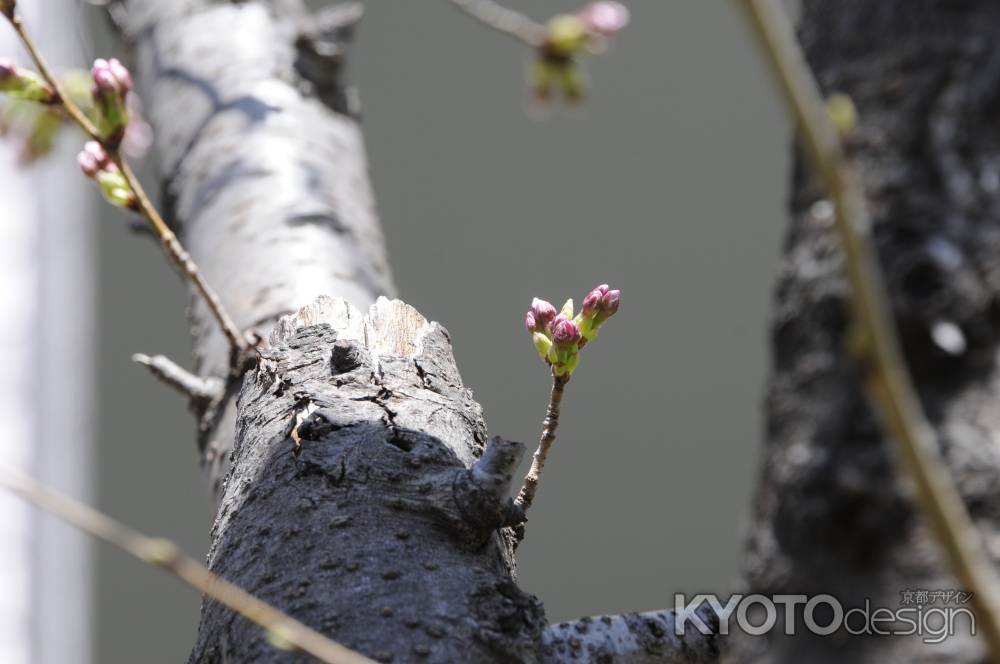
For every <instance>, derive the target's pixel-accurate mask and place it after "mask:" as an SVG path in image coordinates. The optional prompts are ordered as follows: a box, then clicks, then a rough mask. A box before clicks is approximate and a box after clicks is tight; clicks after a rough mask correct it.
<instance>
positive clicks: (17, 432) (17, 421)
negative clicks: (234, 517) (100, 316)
mask: <svg viewBox="0 0 1000 664" xmlns="http://www.w3.org/2000/svg"><path fill="white" fill-rule="evenodd" d="M18 4H19V8H20V10H21V12H22V15H23V16H24V18H25V20H26V22H27V23H28V25H29V26H30V29H31V33H32V34H33V35H35V36H36V37H37V40H38V42H39V44H40V45H41V47H42V48H43V50H44V52H45V53H46V55H47V57H48V59H49V60H50V61H51V63H52V64H54V65H55V66H56V67H57V69H59V68H61V67H62V66H64V65H76V66H79V63H80V59H79V54H78V52H77V51H76V49H75V48H74V45H75V44H77V43H78V40H77V38H76V29H77V28H76V26H75V25H74V20H73V18H74V15H75V9H74V7H75V5H74V2H73V1H72V0H21V1H20V2H19V3H18ZM22 54H23V51H22V49H21V48H20V47H19V45H18V43H17V42H16V40H15V39H14V36H13V34H12V32H11V31H10V30H9V29H8V28H7V26H6V25H0V55H4V56H6V55H11V56H16V59H17V61H18V62H19V63H21V64H24V65H28V64H29V63H28V62H27V60H26V59H25V58H24V57H23V55H22ZM80 143H81V137H80V135H79V133H77V132H75V131H74V130H70V131H67V132H65V133H64V135H63V136H62V137H61V140H60V141H59V143H58V147H57V149H56V151H55V152H54V154H52V155H50V156H49V157H48V158H46V159H45V160H43V161H42V162H40V163H37V164H34V165H32V166H30V167H24V166H22V165H21V164H19V163H18V152H19V150H20V146H19V145H18V144H17V142H16V141H14V140H4V141H0V284H2V287H0V347H2V348H4V349H5V352H4V369H5V372H4V373H5V376H4V378H5V380H3V381H0V427H2V431H3V434H2V442H0V464H3V465H4V466H6V467H13V468H16V469H18V470H21V471H22V472H25V473H28V474H30V475H32V476H33V477H36V478H37V479H39V480H41V481H42V482H44V483H45V484H47V485H49V486H51V487H53V488H56V489H58V490H60V491H62V492H65V493H68V494H70V495H73V496H76V497H78V498H81V499H83V500H89V499H90V496H91V491H90V489H91V485H90V474H91V468H90V465H91V464H90V457H91V450H92V448H91V435H90V430H91V422H90V413H91V410H92V403H91V399H90V393H91V389H92V388H91V381H92V371H91V365H92V360H91V357H92V356H93V352H94V351H93V308H94V307H93V293H92V290H93V286H92V283H93V279H92V273H93V260H94V259H93V251H92V247H91V242H92V239H91V238H92V232H91V229H90V228H89V226H90V222H91V219H90V214H89V211H90V207H91V206H90V205H89V202H90V200H91V199H90V197H89V194H88V191H87V189H88V187H87V184H88V183H87V181H86V180H85V179H84V178H82V177H81V176H80V175H79V172H78V171H77V168H76V165H75V159H74V155H75V153H76V151H77V150H78V149H79V145H80ZM0 542H3V546H2V547H0V662H2V663H3V664H66V663H68V662H73V663H74V664H87V662H89V661H90V656H89V653H90V642H91V631H92V629H91V622H90V618H91V615H92V610H91V596H92V593H91V585H92V575H91V557H90V549H89V546H90V545H89V543H88V542H87V540H86V539H85V537H84V536H82V535H81V534H79V533H77V532H76V531H74V530H73V529H71V528H69V527H68V526H65V525H63V524H61V523H58V522H56V521H55V520H54V519H52V518H51V517H48V516H46V515H42V514H40V513H39V512H38V511H36V510H33V509H31V508H29V507H27V506H26V505H25V504H24V503H21V502H20V501H18V500H15V499H13V498H10V497H8V496H5V495H0Z"/></svg>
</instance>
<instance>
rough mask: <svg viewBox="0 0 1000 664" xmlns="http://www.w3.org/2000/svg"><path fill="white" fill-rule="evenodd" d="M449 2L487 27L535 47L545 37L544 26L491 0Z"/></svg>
mask: <svg viewBox="0 0 1000 664" xmlns="http://www.w3.org/2000/svg"><path fill="white" fill-rule="evenodd" d="M451 3H452V4H453V5H455V6H456V7H458V8H459V9H461V10H462V11H464V12H465V13H466V14H468V15H469V16H471V17H473V18H474V19H476V20H477V21H479V22H480V23H482V24H483V25H485V26H487V27H488V28H492V29H493V30H496V31H497V32H502V33H503V34H505V35H509V36H511V37H513V38H514V39H516V40H518V41H520V42H522V43H524V44H527V45H528V46H531V47H532V48H536V47H538V46H541V44H542V41H543V40H544V38H545V26H543V25H541V24H540V23H536V22H535V21H533V20H532V19H530V18H528V17H527V16H525V15H524V14H522V13H520V12H516V11H514V10H513V9H507V8H506V7H504V6H502V5H500V4H499V3H496V2H494V1H493V0H451Z"/></svg>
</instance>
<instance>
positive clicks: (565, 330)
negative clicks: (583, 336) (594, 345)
mask: <svg viewBox="0 0 1000 664" xmlns="http://www.w3.org/2000/svg"><path fill="white" fill-rule="evenodd" d="M550 329H551V331H552V343H554V344H555V345H556V346H557V347H560V348H566V347H569V346H575V345H576V344H577V343H579V341H580V328H579V327H577V325H576V323H574V322H573V321H571V320H570V319H569V318H566V317H565V316H563V315H562V314H559V315H558V316H556V318H555V319H554V320H553V321H552V325H551V327H550Z"/></svg>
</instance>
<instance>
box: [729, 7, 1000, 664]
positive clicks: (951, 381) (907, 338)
mask: <svg viewBox="0 0 1000 664" xmlns="http://www.w3.org/2000/svg"><path fill="white" fill-rule="evenodd" d="M801 36H802V40H803V42H804V45H805V48H806V50H807V54H808V57H809V60H810V62H811V64H812V66H813V67H814V69H815V71H816V74H817V76H818V78H819V81H820V83H821V85H822V87H823V88H824V90H825V91H826V92H828V93H829V92H833V91H841V92H845V93H847V94H849V95H850V96H851V98H852V99H853V100H854V102H855V103H856V105H857V106H858V108H859V111H860V118H861V127H860V130H859V132H858V136H857V139H856V140H855V141H854V142H853V153H854V155H855V157H856V160H857V164H858V167H859V168H860V170H861V174H862V178H863V183H864V189H865V193H866V196H867V199H868V202H869V205H870V208H871V210H872V213H873V218H874V235H875V239H876V244H877V249H878V253H879V257H880V260H881V262H882V266H883V269H884V271H885V273H886V276H887V285H888V287H889V289H890V292H891V296H892V303H893V308H894V314H895V318H896V322H897V325H898V328H899V331H900V334H901V337H902V340H903V345H904V351H905V355H906V361H907V363H908V365H909V367H910V370H911V372H912V375H913V377H914V380H915V382H916V385H917V388H918V391H919V393H920V396H921V399H922V402H923V405H924V407H925V408H926V410H927V413H928V415H929V417H930V418H931V420H932V422H933V423H934V425H935V427H936V429H937V433H938V439H939V442H940V445H941V449H942V451H943V454H944V456H945V457H946V460H947V463H948V464H949V466H950V469H951V471H952V473H953V475H954V477H955V478H956V481H957V483H958V486H959V489H960V491H961V493H962V495H963V497H964V498H965V500H966V503H967V505H968V507H969V509H970V511H971V513H972V515H973V517H974V519H975V520H976V522H977V524H978V525H979V527H980V529H981V531H982V533H983V536H984V538H985V540H986V542H987V543H988V544H989V547H990V550H991V552H992V553H993V555H994V556H997V555H998V554H1000V546H998V543H1000V533H998V525H1000V482H998V479H1000V477H998V468H1000V446H998V445H997V434H996V432H997V430H998V426H1000V408H998V403H1000V372H998V363H997V350H998V347H997V345H998V340H1000V307H998V304H1000V302H998V295H1000V260H998V258H1000V226H998V225H997V223H996V214H997V211H998V205H1000V153H998V148H1000V131H998V130H1000V125H998V124H997V121H996V119H997V117H998V113H1000V57H998V52H997V50H996V44H997V40H998V38H1000V4H997V3H995V2H992V1H990V0H964V1H957V0H956V1H954V2H944V1H940V0H885V1H884V2H877V3H872V2H865V1H862V0H843V1H841V2H824V1H821V0H806V2H805V3H804V16H803V24H802V29H801ZM817 195H818V191H817V188H816V185H815V183H814V182H813V181H811V180H810V178H808V177H807V176H806V175H805V174H804V173H803V170H802V167H801V165H800V166H799V168H798V169H797V172H796V176H795V184H794V192H793V195H792V200H791V208H792V214H793V219H792V225H791V230H790V232H789V234H788V238H787V244H786V248H785V254H784V259H783V262H782V265H781V272H780V277H779V281H778V288H777V294H776V297H777V302H776V315H775V322H774V327H773V336H772V341H773V353H774V367H773V376H772V378H771V382H770V390H769V394H768V398H767V413H768V425H767V444H766V449H765V457H764V464H763V469H762V477H761V481H760V487H759V490H758V494H757V498H756V503H755V510H754V514H753V522H752V527H751V537H750V539H749V544H748V550H747V555H746V566H745V572H746V574H745V581H746V586H747V588H746V589H747V590H749V591H752V592H761V593H765V594H772V593H811V594H817V593H831V594H833V595H835V596H836V597H838V598H839V599H840V600H841V602H842V603H843V604H844V606H845V609H846V608H850V607H852V606H863V605H864V602H865V599H866V598H868V599H870V601H871V606H873V607H876V606H885V607H889V608H898V607H899V606H900V601H901V595H900V593H901V592H902V591H904V590H906V589H928V590H934V589H947V588H954V587H955V582H954V581H953V580H952V579H951V578H950V576H949V574H948V573H947V571H946V570H945V569H943V567H942V564H941V559H940V557H939V555H938V552H937V550H936V547H935V545H934V543H933V542H932V541H931V540H930V538H929V536H928V533H927V530H926V528H925V527H924V525H923V523H922V522H921V519H920V517H919V515H918V514H917V513H916V512H915V507H914V501H913V497H912V494H911V492H910V490H909V487H908V485H907V482H906V481H905V480H904V479H902V478H901V477H900V476H899V471H898V468H899V465H898V464H897V463H896V459H895V458H894V456H893V453H892V450H891V447H890V445H889V443H888V441H886V440H884V439H883V438H882V436H881V435H880V433H879V430H878V428H877V426H876V424H875V422H874V420H873V417H872V414H871V412H870V410H869V408H868V407H867V405H866V404H865V402H864V400H863V397H862V391H861V385H860V383H859V380H858V374H857V373H856V371H855V367H854V366H853V365H852V362H851V360H850V359H849V357H848V356H847V354H846V353H845V352H844V344H845V331H846V328H847V325H848V323H849V320H848V315H847V307H846V303H847V290H846V289H847V285H846V282H845V279H844V277H843V272H842V264H841V256H840V251H839V248H838V244H837V240H836V237H835V234H834V230H833V228H832V219H831V217H830V216H829V215H828V214H823V206H815V205H814V203H816V201H817ZM938 606H941V605H940V604H938ZM799 617H800V619H799V622H798V633H797V635H796V636H794V637H789V636H784V635H781V634H780V631H781V630H780V629H779V630H773V631H772V633H771V634H770V635H769V636H768V637H745V638H741V639H739V640H737V641H736V642H735V643H734V644H733V648H732V653H731V655H732V660H733V661H737V662H757V661H760V662H765V661H767V662H772V661H773V662H827V661H830V662H833V661H837V662H840V661H864V662H889V661H892V662H895V661H899V662H917V661H926V662H932V661H933V662H976V661H982V658H983V651H982V648H981V645H980V643H979V642H978V641H976V640H974V639H970V638H968V636H967V635H966V636H965V637H963V636H962V635H961V634H959V635H958V636H953V637H951V638H949V639H947V640H945V641H944V643H942V644H940V645H926V644H923V643H922V642H921V639H920V638H919V637H908V638H907V637H900V636H895V637H877V636H867V637H866V636H850V635H848V634H846V632H844V631H843V630H841V631H840V632H838V633H836V634H834V635H832V636H827V637H815V636H810V635H809V634H807V633H806V632H805V630H804V629H803V628H802V622H801V607H800V613H799ZM780 624H782V618H780V617H779V625H780Z"/></svg>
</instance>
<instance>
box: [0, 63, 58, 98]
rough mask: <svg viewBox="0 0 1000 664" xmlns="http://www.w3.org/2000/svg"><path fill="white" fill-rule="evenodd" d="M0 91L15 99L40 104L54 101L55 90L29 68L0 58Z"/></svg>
mask: <svg viewBox="0 0 1000 664" xmlns="http://www.w3.org/2000/svg"><path fill="white" fill-rule="evenodd" d="M0 92H6V93H7V94H9V95H10V96H11V97H14V98H16V99H24V100H27V101H35V102H38V103H41V104H52V103H55V102H56V93H55V91H54V90H53V89H52V88H51V87H50V86H49V84H48V83H46V82H45V80H44V79H43V78H42V77H41V76H39V75H38V74H36V73H35V72H33V71H31V70H29V69H24V68H22V67H18V66H17V65H15V64H14V63H13V62H11V61H10V60H0Z"/></svg>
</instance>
